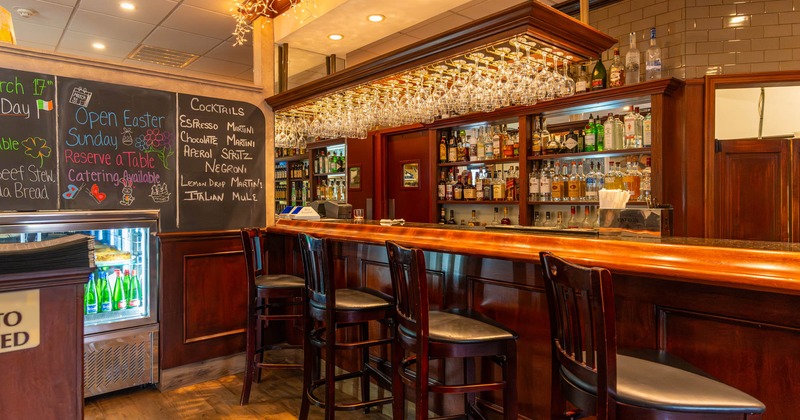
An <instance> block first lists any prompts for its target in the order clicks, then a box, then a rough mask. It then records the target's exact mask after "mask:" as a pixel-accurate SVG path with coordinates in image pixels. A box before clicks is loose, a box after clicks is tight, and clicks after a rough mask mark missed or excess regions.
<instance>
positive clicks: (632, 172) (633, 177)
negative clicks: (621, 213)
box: [622, 162, 642, 200]
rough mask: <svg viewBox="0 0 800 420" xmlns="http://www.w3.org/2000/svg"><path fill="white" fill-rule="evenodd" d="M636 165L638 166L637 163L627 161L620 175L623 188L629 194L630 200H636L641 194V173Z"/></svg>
mask: <svg viewBox="0 0 800 420" xmlns="http://www.w3.org/2000/svg"><path fill="white" fill-rule="evenodd" d="M637 166H639V164H638V163H633V164H631V162H628V163H627V165H626V171H625V175H623V177H622V179H623V183H624V184H625V189H626V190H628V192H630V194H631V200H638V199H639V196H640V195H641V182H642V174H641V172H639V170H638V168H637Z"/></svg>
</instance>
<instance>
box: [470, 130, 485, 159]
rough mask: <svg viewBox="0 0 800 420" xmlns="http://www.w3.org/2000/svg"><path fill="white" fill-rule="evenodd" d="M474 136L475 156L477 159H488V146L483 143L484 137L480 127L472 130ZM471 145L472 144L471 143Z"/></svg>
mask: <svg viewBox="0 0 800 420" xmlns="http://www.w3.org/2000/svg"><path fill="white" fill-rule="evenodd" d="M472 137H473V138H474V139H475V149H476V150H475V157H476V160H478V161H481V160H485V159H486V147H485V146H484V144H483V138H482V137H481V135H480V129H478V130H474V129H473V130H472ZM470 147H472V145H471V144H470Z"/></svg>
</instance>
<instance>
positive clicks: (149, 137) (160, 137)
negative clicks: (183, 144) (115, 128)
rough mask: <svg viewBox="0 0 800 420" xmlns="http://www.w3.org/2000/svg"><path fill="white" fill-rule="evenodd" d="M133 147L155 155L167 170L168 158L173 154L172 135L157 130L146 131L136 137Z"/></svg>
mask: <svg viewBox="0 0 800 420" xmlns="http://www.w3.org/2000/svg"><path fill="white" fill-rule="evenodd" d="M134 147H136V148H137V149H139V150H141V151H142V152H144V153H155V154H156V155H157V156H158V159H159V160H161V164H162V165H164V168H166V169H169V158H170V157H171V156H172V155H174V154H175V148H174V145H173V144H172V133H171V132H169V131H161V130H159V129H157V128H155V129H152V130H147V134H140V135H138V136H137V137H136V142H135V144H134Z"/></svg>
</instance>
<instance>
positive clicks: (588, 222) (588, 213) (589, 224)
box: [581, 206, 593, 229]
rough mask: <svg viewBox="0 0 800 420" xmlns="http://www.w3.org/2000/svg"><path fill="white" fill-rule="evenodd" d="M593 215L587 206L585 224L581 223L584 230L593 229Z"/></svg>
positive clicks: (584, 215)
mask: <svg viewBox="0 0 800 420" xmlns="http://www.w3.org/2000/svg"><path fill="white" fill-rule="evenodd" d="M591 214H592V213H591V210H590V209H589V206H586V209H585V210H584V214H583V223H581V227H582V228H584V229H591V228H592V223H593V221H592V216H591Z"/></svg>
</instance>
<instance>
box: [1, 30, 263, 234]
mask: <svg viewBox="0 0 800 420" xmlns="http://www.w3.org/2000/svg"><path fill="white" fill-rule="evenodd" d="M256 27H258V25H256ZM254 38H255V39H254V45H255V48H256V54H254V60H255V63H254V68H255V70H254V75H255V79H256V80H258V83H252V84H245V83H242V84H238V83H231V82H228V81H218V80H211V79H198V78H191V77H186V76H179V75H174V74H170V73H168V72H158V71H153V70H150V69H147V70H144V69H137V68H134V67H127V66H120V65H116V64H107V63H103V62H97V61H92V60H90V59H86V58H77V57H67V56H61V55H55V54H50V53H45V52H41V51H37V50H33V49H26V48H19V47H13V46H7V45H4V44H0V63H2V64H0V66H2V67H3V68H8V69H15V70H24V71H30V72H40V73H45V74H54V75H56V76H66V77H73V78H80V79H86V80H95V81H99V82H107V83H116V84H121V85H128V86H137V87H142V88H148V89H158V90H164V91H168V92H177V93H185V94H192V95H202V96H209V97H216V98H224V99H230V100H235V101H243V102H248V103H251V104H253V105H255V106H257V107H259V108H260V109H261V110H262V111H263V112H264V116H265V119H266V122H267V127H266V147H265V153H266V169H267V171H266V172H267V173H266V175H265V178H264V179H265V182H264V184H265V185H267V186H272V185H274V170H273V168H274V166H275V165H274V147H273V123H272V121H273V114H272V111H271V109H270V108H269V107H267V106H266V103H265V102H264V98H266V97H267V96H271V95H272V93H273V88H272V86H273V83H272V78H273V73H274V70H273V68H274V64H273V59H274V57H273V55H272V27H271V25H263V29H262V32H261V37H260V38H259V37H254ZM260 39H264V40H265V41H264V42H263V44H266V45H267V48H268V50H267V53H265V54H259V53H257V51H261V45H262V42H261V40H260ZM273 200H274V188H269V187H268V188H267V191H266V202H265V203H263V204H264V205H265V206H266V209H267V223H268V224H272V220H273V219H274V201H273ZM221 216H224V215H221Z"/></svg>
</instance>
